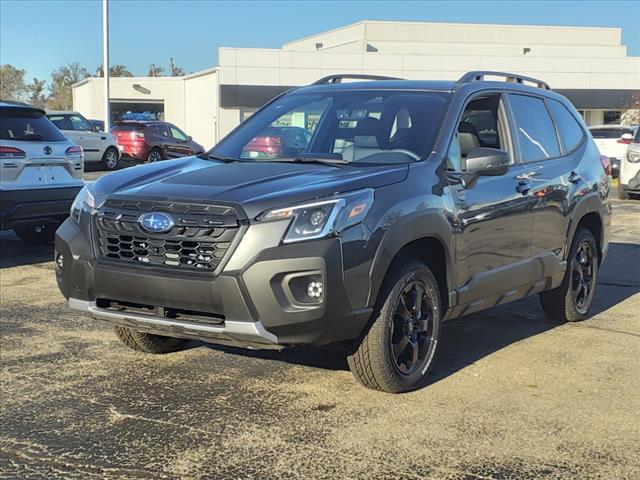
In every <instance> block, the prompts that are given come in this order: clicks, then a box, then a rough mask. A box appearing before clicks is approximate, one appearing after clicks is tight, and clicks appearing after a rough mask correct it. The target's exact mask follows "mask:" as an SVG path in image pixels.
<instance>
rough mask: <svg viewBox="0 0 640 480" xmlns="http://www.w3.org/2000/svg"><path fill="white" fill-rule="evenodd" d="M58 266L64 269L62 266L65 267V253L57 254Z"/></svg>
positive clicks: (59, 268)
mask: <svg viewBox="0 0 640 480" xmlns="http://www.w3.org/2000/svg"><path fill="white" fill-rule="evenodd" d="M56 267H57V268H58V270H62V268H63V267H64V255H62V254H61V253H59V254H57V255H56Z"/></svg>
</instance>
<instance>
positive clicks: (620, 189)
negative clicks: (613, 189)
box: [618, 184, 629, 200]
mask: <svg viewBox="0 0 640 480" xmlns="http://www.w3.org/2000/svg"><path fill="white" fill-rule="evenodd" d="M618 198H620V200H629V192H627V191H626V190H625V189H624V187H623V186H622V184H620V185H618Z"/></svg>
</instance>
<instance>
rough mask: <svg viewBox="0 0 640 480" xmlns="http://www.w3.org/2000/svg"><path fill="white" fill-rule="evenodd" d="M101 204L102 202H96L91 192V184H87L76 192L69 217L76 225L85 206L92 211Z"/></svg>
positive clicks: (94, 195) (93, 193)
mask: <svg viewBox="0 0 640 480" xmlns="http://www.w3.org/2000/svg"><path fill="white" fill-rule="evenodd" d="M101 204H102V202H97V201H96V194H95V192H94V191H93V184H87V185H85V186H84V187H82V190H80V191H79V192H78V195H76V198H75V199H74V200H73V203H72V204H71V211H70V212H69V216H70V217H71V218H72V219H73V220H75V221H76V222H77V223H80V212H82V209H83V208H84V207H85V206H86V207H87V208H89V209H91V210H94V209H96V208H98V207H99V206H100V205H101Z"/></svg>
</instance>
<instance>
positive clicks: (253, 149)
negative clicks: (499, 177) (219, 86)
mask: <svg viewBox="0 0 640 480" xmlns="http://www.w3.org/2000/svg"><path fill="white" fill-rule="evenodd" d="M449 97H450V94H448V93H436V92H414V91H400V92H398V91H385V90H365V91H354V90H341V91H335V90H334V91H330V92H324V93H316V94H308V93H293V94H289V95H285V96H283V97H281V98H279V99H278V100H276V101H275V102H273V103H271V104H269V105H267V106H266V107H265V108H263V109H262V110H260V111H258V112H256V113H255V114H254V115H252V116H251V117H250V118H248V119H247V120H246V121H245V122H244V123H243V124H242V125H240V127H238V129H236V130H235V131H234V133H232V134H231V135H229V136H228V137H226V138H225V139H224V140H222V141H221V142H220V143H219V144H218V145H217V146H216V147H215V148H214V149H213V150H212V151H211V154H212V155H215V156H218V157H226V158H236V159H240V160H243V161H278V160H283V161H284V160H292V159H296V158H300V157H304V158H314V157H317V158H320V159H328V160H331V159H334V160H340V161H343V162H349V163H362V164H386V163H409V162H413V161H417V160H421V159H424V158H426V157H427V156H428V155H429V153H430V152H431V150H432V148H433V143H434V142H435V138H436V135H437V133H438V130H439V128H440V124H441V121H442V117H443V114H444V112H445V109H446V106H447V103H448V100H449Z"/></svg>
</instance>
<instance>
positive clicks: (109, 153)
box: [102, 147, 120, 170]
mask: <svg viewBox="0 0 640 480" xmlns="http://www.w3.org/2000/svg"><path fill="white" fill-rule="evenodd" d="M119 160H120V155H119V154H118V150H117V149H115V148H114V147H109V148H107V149H106V150H105V152H104V154H103V155H102V166H103V167H105V168H106V169H107V170H115V169H116V168H117V167H118V161H119Z"/></svg>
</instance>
